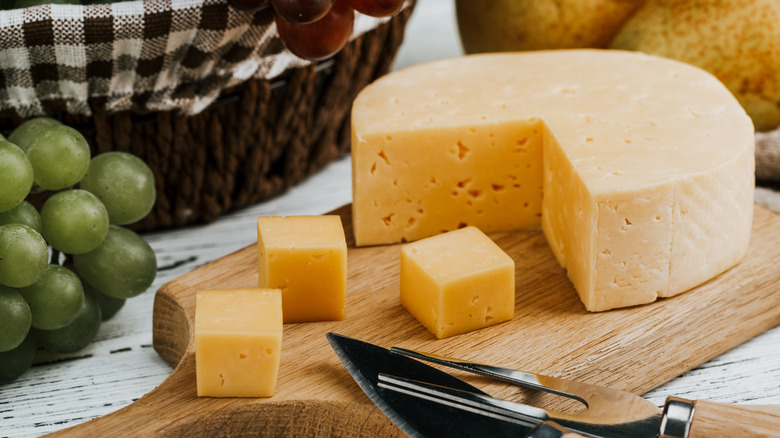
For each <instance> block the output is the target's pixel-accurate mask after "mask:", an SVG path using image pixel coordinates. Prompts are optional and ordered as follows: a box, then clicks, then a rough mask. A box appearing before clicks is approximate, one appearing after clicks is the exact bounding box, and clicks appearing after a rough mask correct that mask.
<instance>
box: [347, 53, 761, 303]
mask: <svg viewBox="0 0 780 438" xmlns="http://www.w3.org/2000/svg"><path fill="white" fill-rule="evenodd" d="M352 170H353V172H352V176H353V221H354V222H353V227H354V234H355V239H356V243H357V244H358V245H374V244H385V243H394V242H404V241H413V240H417V239H420V238H423V237H426V236H430V235H434V234H438V233H441V232H445V231H449V230H452V229H456V228H462V227H464V226H470V225H473V226H476V227H478V228H480V229H482V230H483V231H484V232H488V233H489V232H497V231H509V230H515V229H521V228H525V227H533V226H538V225H540V224H541V226H542V229H543V231H544V234H545V236H546V238H547V240H548V243H549V245H550V248H551V249H552V251H553V252H554V254H555V256H556V258H557V259H558V261H559V262H560V264H561V265H562V266H563V267H564V268H566V271H567V274H568V276H569V278H570V279H571V281H572V283H573V285H574V287H575V288H576V290H577V292H578V293H579V295H580V298H581V300H582V302H583V303H584V305H585V307H586V308H587V309H588V310H590V311H601V310H607V309H612V308H617V307H625V306H632V305H637V304H643V303H649V302H652V301H654V300H655V299H656V298H657V297H667V296H672V295H675V294H677V293H680V292H682V291H685V290H688V289H690V288H692V287H694V286H696V285H698V284H701V283H702V282H704V281H707V280H708V279H710V278H712V277H714V276H715V275H718V274H719V273H721V272H723V271H724V270H726V269H728V268H729V267H731V266H733V265H735V264H736V263H738V261H739V260H740V259H741V258H742V257H743V256H744V254H745V253H746V251H747V246H748V241H749V238H750V229H751V222H752V213H753V189H754V180H755V179H754V129H753V125H752V122H751V120H750V118H749V117H748V116H747V115H746V114H745V111H744V110H743V109H742V107H741V106H740V105H739V103H738V102H737V100H736V99H735V98H734V97H733V96H732V95H731V93H730V92H729V91H728V90H727V89H726V88H725V87H724V86H723V85H722V84H721V83H720V82H719V81H718V80H717V79H715V77H713V76H712V75H710V74H709V73H707V72H705V71H703V70H701V69H698V68H696V67H693V66H690V65H687V64H683V63H680V62H677V61H672V60H668V59H664V58H660V57H654V56H650V55H645V54H641V53H635V52H621V51H600V50H570V51H547V52H526V53H509V54H488V55H472V56H466V57H460V58H454V59H448V60H442V61H435V62H432V63H428V64H422V65H417V66H413V67H410V68H407V69H404V70H401V71H397V72H394V73H392V74H389V75H386V76H384V77H383V78H381V79H379V80H378V81H376V82H375V83H373V84H372V85H370V86H369V87H367V88H366V89H364V90H363V91H362V92H361V93H360V95H359V96H358V97H357V99H356V100H355V102H354V105H353V112H352Z"/></svg>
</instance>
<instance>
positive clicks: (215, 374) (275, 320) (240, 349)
mask: <svg viewBox="0 0 780 438" xmlns="http://www.w3.org/2000/svg"><path fill="white" fill-rule="evenodd" d="M195 300H196V301H195V377H196V381H197V393H198V396H199V397H271V396H272V395H274V392H275V391H276V380H277V376H278V374H279V361H280V357H281V349H282V298H281V292H280V291H279V290H278V289H222V290H217V289H213V290H202V291H199V292H198V293H197V294H196V298H195Z"/></svg>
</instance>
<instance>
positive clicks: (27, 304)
mask: <svg viewBox="0 0 780 438" xmlns="http://www.w3.org/2000/svg"><path fill="white" fill-rule="evenodd" d="M39 192H46V193H43V194H42V195H41V196H45V201H44V202H43V205H42V206H41V208H40V210H38V209H36V207H34V206H33V205H32V204H31V203H30V202H28V201H27V199H28V195H30V193H39ZM155 199H156V191H155V186H154V175H153V174H152V171H151V169H149V167H148V166H147V165H146V163H144V162H143V161H142V160H141V159H140V158H138V157H136V156H134V155H132V154H128V153H125V152H107V153H103V154H100V155H96V156H95V157H92V156H91V153H90V149H89V145H88V144H87V141H86V140H85V139H84V137H83V136H82V135H81V133H79V132H78V131H77V130H75V129H73V128H71V127H69V126H66V125H64V124H62V123H60V122H59V121H57V120H55V119H51V118H47V117H40V118H35V119H31V120H28V121H26V122H24V123H23V124H21V125H20V126H19V127H17V128H16V129H15V130H14V131H13V133H11V135H10V136H9V137H8V138H7V139H6V138H5V137H3V136H2V135H0V382H7V381H11V380H13V379H15V378H17V377H18V376H20V375H21V374H22V373H24V372H25V371H26V370H27V369H29V368H30V366H31V365H32V363H33V361H34V359H35V355H36V352H37V351H38V349H39V348H43V349H45V350H47V351H51V352H55V353H72V352H75V351H78V350H80V349H82V348H84V347H85V346H86V345H87V344H89V343H90V342H91V341H92V339H93V337H94V336H95V334H96V333H97V331H98V328H99V327H100V323H101V321H105V320H107V319H109V318H110V317H112V316H113V315H114V314H115V313H116V312H117V311H119V309H120V308H121V307H122V305H123V304H124V302H125V300H126V299H127V298H131V297H134V296H136V295H138V294H140V293H142V292H143V291H145V290H146V289H148V288H149V286H151V284H152V282H153V281H154V278H155V276H156V274H157V259H156V257H155V255H154V251H152V248H151V247H150V246H149V244H148V243H146V241H145V240H143V239H142V238H141V237H140V236H139V235H137V234H136V233H134V232H133V231H130V230H129V229H127V228H125V227H123V225H128V224H131V223H133V222H136V221H138V220H140V219H142V218H143V217H145V216H146V215H147V214H148V213H149V212H150V211H151V209H152V207H153V205H154V202H155Z"/></svg>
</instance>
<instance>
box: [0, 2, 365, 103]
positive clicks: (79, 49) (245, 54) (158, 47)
mask: <svg viewBox="0 0 780 438" xmlns="http://www.w3.org/2000/svg"><path fill="white" fill-rule="evenodd" d="M273 17H274V14H273V9H272V8H266V9H264V10H262V11H259V12H257V13H247V12H243V11H239V10H236V9H234V8H232V7H229V6H228V5H227V3H226V2H225V0H147V1H139V0H137V1H128V2H120V3H111V4H94V5H83V6H82V5H60V4H51V5H43V6H37V7H33V8H27V9H15V10H7V11H0V117H13V116H19V117H24V118H26V117H31V116H36V115H44V114H49V115H56V114H58V113H61V112H67V113H70V114H81V115H87V116H89V115H92V114H93V113H94V112H97V111H100V112H118V111H125V110H132V111H135V112H141V113H144V112H155V111H167V110H177V111H179V112H180V113H183V114H186V115H192V114H196V113H198V112H200V111H202V110H203V109H204V108H206V107H207V106H208V105H209V104H210V103H212V102H213V101H214V100H215V99H216V98H217V97H218V96H219V95H220V92H221V91H222V90H223V89H225V88H227V87H231V86H235V85H238V84H240V83H241V82H243V81H245V80H247V79H249V78H252V77H255V78H267V79H273V78H274V77H277V76H279V75H280V74H281V73H283V72H284V71H285V70H286V69H288V68H291V67H297V66H300V65H303V64H306V63H307V62H306V61H303V60H300V59H298V58H297V57H295V56H293V55H292V54H291V53H289V52H288V51H286V50H285V49H284V46H283V45H282V43H281V42H280V40H279V38H278V35H277V34H276V26H275V24H274V21H273ZM367 20H368V21H367ZM371 20H373V19H370V18H369V17H365V16H360V21H361V22H360V23H358V22H356V23H355V28H356V31H355V34H353V37H354V36H355V35H357V34H359V33H360V32H362V31H365V30H368V29H370V28H371V26H373V25H375V21H371Z"/></svg>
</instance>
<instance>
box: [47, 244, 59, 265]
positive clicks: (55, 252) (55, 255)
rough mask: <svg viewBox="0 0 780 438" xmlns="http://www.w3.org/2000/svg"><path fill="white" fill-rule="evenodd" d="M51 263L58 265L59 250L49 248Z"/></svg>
mask: <svg viewBox="0 0 780 438" xmlns="http://www.w3.org/2000/svg"><path fill="white" fill-rule="evenodd" d="M49 263H50V264H52V265H59V264H60V252H59V250H56V249H54V248H52V250H51V261H50V262H49Z"/></svg>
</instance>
